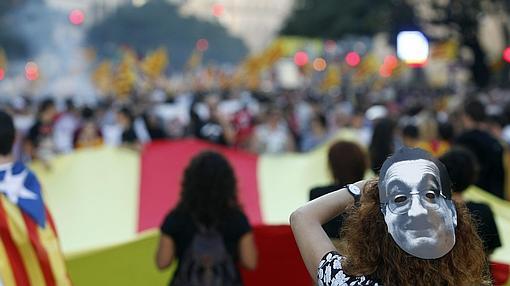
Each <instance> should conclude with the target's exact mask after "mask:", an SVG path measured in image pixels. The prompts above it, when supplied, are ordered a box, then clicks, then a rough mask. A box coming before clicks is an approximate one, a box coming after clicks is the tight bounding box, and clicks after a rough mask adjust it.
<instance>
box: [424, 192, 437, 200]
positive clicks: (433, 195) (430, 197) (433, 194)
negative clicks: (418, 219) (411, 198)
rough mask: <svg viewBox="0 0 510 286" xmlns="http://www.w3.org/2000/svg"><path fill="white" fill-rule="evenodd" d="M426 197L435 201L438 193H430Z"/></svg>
mask: <svg viewBox="0 0 510 286" xmlns="http://www.w3.org/2000/svg"><path fill="white" fill-rule="evenodd" d="M425 197H426V198H427V199H429V200H434V199H435V198H436V193H434V192H432V191H429V192H427V193H426V194H425Z"/></svg>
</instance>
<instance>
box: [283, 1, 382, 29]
mask: <svg viewBox="0 0 510 286" xmlns="http://www.w3.org/2000/svg"><path fill="white" fill-rule="evenodd" d="M391 10H392V3H391V1H390V0H377V1H375V0H356V1H351V0H304V1H301V2H297V4H296V7H295V9H294V12H293V14H292V15H291V16H290V17H289V18H288V19H287V22H286V24H285V25H284V28H283V29H282V31H281V33H282V34H284V35H296V36H306V37H321V38H332V39H335V38H336V39H337V38H341V37H343V36H345V35H373V34H375V33H377V32H380V31H387V30H388V29H389V28H390V24H391V23H390V17H389V16H390V13H391Z"/></svg>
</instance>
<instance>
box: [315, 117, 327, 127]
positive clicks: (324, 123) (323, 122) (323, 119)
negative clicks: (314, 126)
mask: <svg viewBox="0 0 510 286" xmlns="http://www.w3.org/2000/svg"><path fill="white" fill-rule="evenodd" d="M314 119H315V120H317V122H318V123H319V124H320V125H321V127H322V128H326V126H327V120H326V117H325V116H324V115H322V114H317V115H315V118H314Z"/></svg>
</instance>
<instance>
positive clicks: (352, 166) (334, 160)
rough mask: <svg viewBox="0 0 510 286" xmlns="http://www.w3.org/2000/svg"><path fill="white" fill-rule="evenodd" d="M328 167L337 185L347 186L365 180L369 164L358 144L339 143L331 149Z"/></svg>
mask: <svg viewBox="0 0 510 286" xmlns="http://www.w3.org/2000/svg"><path fill="white" fill-rule="evenodd" d="M328 165H329V169H330V171H331V174H332V175H333V178H334V179H335V183H336V184H338V185H346V184H349V183H354V182H357V181H359V180H362V179H363V177H364V176H365V171H366V169H367V167H368V166H367V165H368V162H367V157H366V154H365V152H364V151H363V149H361V147H360V146H359V145H358V144H356V143H354V142H349V141H338V142H336V143H335V144H333V145H331V147H329V151H328Z"/></svg>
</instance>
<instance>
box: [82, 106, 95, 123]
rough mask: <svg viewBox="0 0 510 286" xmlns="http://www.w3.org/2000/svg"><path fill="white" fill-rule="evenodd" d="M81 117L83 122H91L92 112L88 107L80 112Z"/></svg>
mask: <svg viewBox="0 0 510 286" xmlns="http://www.w3.org/2000/svg"><path fill="white" fill-rule="evenodd" d="M81 117H82V118H83V119H84V120H92V119H94V110H93V109H92V108H90V107H88V106H85V107H84V108H83V109H82V110H81Z"/></svg>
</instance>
